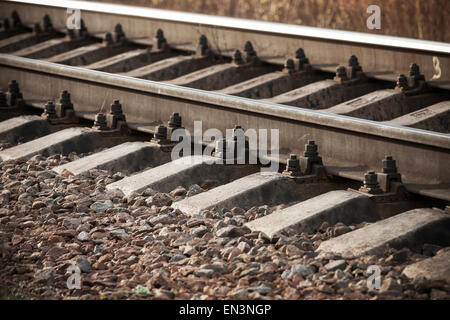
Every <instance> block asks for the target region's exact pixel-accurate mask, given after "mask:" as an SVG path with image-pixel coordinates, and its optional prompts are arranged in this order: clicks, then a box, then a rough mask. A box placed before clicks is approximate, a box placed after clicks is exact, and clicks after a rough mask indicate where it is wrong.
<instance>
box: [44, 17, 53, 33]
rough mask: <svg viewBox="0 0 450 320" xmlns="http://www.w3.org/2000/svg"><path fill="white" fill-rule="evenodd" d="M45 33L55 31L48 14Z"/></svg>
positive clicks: (45, 19)
mask: <svg viewBox="0 0 450 320" xmlns="http://www.w3.org/2000/svg"><path fill="white" fill-rule="evenodd" d="M43 25H44V31H45V32H49V31H51V30H52V29H53V25H52V21H51V20H50V17H49V15H48V14H46V15H45V16H44V24H43Z"/></svg>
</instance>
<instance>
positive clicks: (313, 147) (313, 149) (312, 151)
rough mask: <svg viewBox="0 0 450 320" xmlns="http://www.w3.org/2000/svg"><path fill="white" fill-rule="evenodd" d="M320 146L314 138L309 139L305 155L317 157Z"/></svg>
mask: <svg viewBox="0 0 450 320" xmlns="http://www.w3.org/2000/svg"><path fill="white" fill-rule="evenodd" d="M317 149H318V146H317V144H316V143H315V142H314V140H308V143H307V144H305V152H304V153H303V156H305V157H317V156H318V155H319V153H318V152H317Z"/></svg>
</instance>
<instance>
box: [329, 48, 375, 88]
mask: <svg viewBox="0 0 450 320" xmlns="http://www.w3.org/2000/svg"><path fill="white" fill-rule="evenodd" d="M333 80H334V81H336V82H338V83H340V84H341V85H343V86H351V85H355V84H359V83H363V82H366V81H367V77H366V75H365V73H364V72H363V70H362V67H361V65H360V64H359V61H358V58H357V57H356V56H355V55H352V56H351V57H350V59H349V60H348V66H347V67H345V66H339V67H337V68H336V76H335V77H334V79H333Z"/></svg>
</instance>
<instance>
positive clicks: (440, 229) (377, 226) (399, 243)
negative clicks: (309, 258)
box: [317, 209, 450, 257]
mask: <svg viewBox="0 0 450 320" xmlns="http://www.w3.org/2000/svg"><path fill="white" fill-rule="evenodd" d="M449 230H450V216H449V215H448V214H445V213H444V212H443V211H441V210H437V209H414V210H410V211H407V212H404V213H401V214H399V215H396V216H393V217H391V218H388V219H385V220H381V221H378V222H376V223H374V224H371V225H368V226H366V227H364V228H361V229H358V230H355V231H352V232H349V233H346V234H344V235H341V236H339V237H337V238H334V239H330V240H327V241H325V242H322V243H321V244H320V246H319V248H318V249H317V251H318V252H321V253H334V254H340V255H342V256H344V257H355V256H361V255H365V254H373V255H380V254H383V252H384V251H385V249H387V247H388V246H389V247H393V248H403V247H409V248H411V249H412V250H419V249H420V248H421V247H422V245H423V244H424V243H430V244H439V245H450V231H449Z"/></svg>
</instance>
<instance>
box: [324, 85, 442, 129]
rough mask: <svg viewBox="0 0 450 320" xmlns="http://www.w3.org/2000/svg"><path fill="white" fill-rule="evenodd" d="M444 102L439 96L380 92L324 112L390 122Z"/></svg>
mask: <svg viewBox="0 0 450 320" xmlns="http://www.w3.org/2000/svg"><path fill="white" fill-rule="evenodd" d="M442 100H443V96H441V95H439V94H431V93H427V94H419V95H415V96H406V95H404V94H403V93H402V92H398V91H395V90H392V89H385V90H378V91H374V92H371V93H369V94H366V95H364V96H361V97H358V98H356V99H353V100H350V101H346V102H343V103H341V104H338V105H336V106H333V107H331V108H328V109H324V110H323V111H325V112H329V113H336V114H341V115H346V116H351V117H357V118H362V119H369V120H374V121H388V120H391V119H394V118H397V117H400V116H402V115H404V114H407V113H410V112H414V111H416V110H418V109H421V108H423V107H426V106H429V105H430V104H433V103H437V102H440V101H442Z"/></svg>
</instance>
